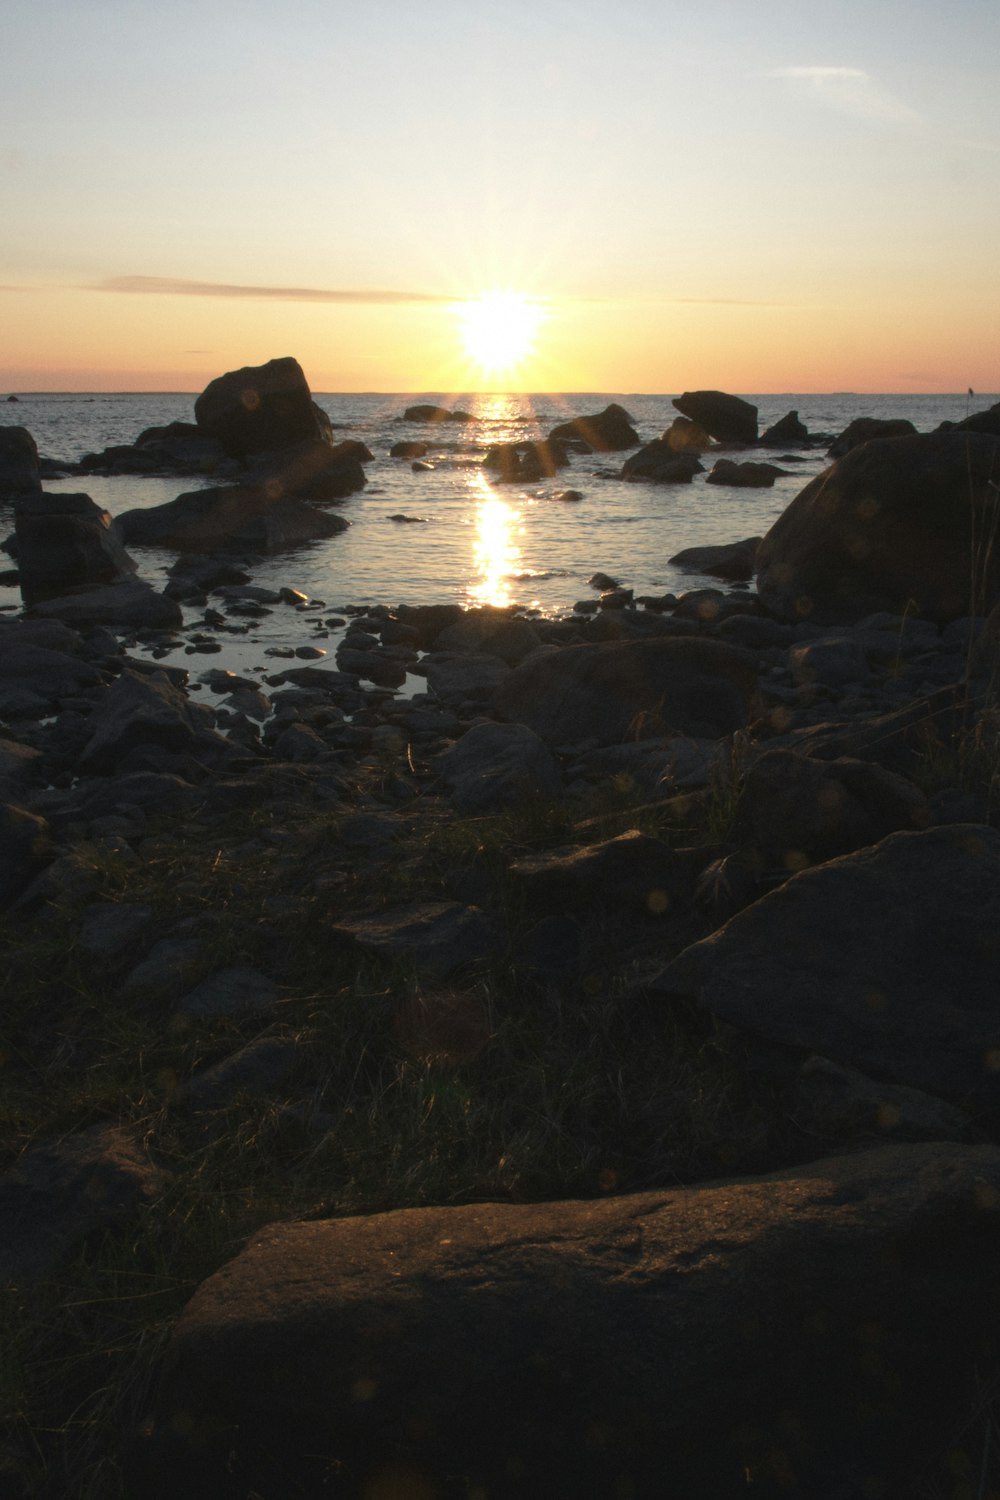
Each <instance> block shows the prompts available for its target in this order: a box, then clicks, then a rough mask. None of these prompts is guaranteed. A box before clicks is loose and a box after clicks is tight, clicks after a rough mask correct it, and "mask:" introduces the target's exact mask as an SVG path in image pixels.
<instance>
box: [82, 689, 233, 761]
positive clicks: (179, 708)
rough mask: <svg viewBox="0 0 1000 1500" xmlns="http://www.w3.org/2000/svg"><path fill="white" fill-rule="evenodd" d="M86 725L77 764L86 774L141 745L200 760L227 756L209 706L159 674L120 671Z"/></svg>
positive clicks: (122, 758) (117, 759) (122, 759)
mask: <svg viewBox="0 0 1000 1500" xmlns="http://www.w3.org/2000/svg"><path fill="white" fill-rule="evenodd" d="M90 729H91V737H90V739H89V741H88V743H87V745H86V747H85V749H84V751H83V754H82V756H81V758H80V764H81V768H82V769H83V770H85V771H87V772H89V773H90V774H91V775H108V774H110V773H111V772H113V771H115V770H116V769H121V768H122V767H123V765H124V763H125V761H126V760H127V758H128V757H129V755H130V754H131V752H133V751H135V750H137V749H139V748H143V747H146V746H151V747H153V748H156V749H161V750H167V751H172V752H174V753H179V754H183V755H186V756H189V757H190V758H191V759H193V760H195V761H197V762H199V763H204V764H219V763H220V762H222V761H224V760H225V759H226V758H227V755H228V748H227V746H226V742H225V740H224V739H223V738H222V736H221V735H219V734H217V733H216V731H215V729H214V728H213V714H212V712H211V710H210V709H208V708H204V707H203V706H202V705H201V704H198V703H192V702H191V701H190V700H189V699H188V697H187V696H186V694H184V693H183V692H181V691H180V690H179V689H178V688H176V687H174V685H173V684H172V683H171V682H170V681H168V679H167V678H166V677H163V676H160V675H157V676H155V677H145V676H140V674H139V673H137V672H132V671H129V670H126V671H124V672H123V673H122V674H121V676H120V677H118V678H116V680H115V681H114V682H113V683H112V684H111V686H110V687H109V688H108V690H107V692H106V693H105V694H104V695H103V697H102V698H101V700H100V701H99V703H98V704H97V706H96V707H95V709H94V712H93V715H92V717H91V721H90Z"/></svg>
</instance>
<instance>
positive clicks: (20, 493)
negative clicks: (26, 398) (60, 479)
mask: <svg viewBox="0 0 1000 1500" xmlns="http://www.w3.org/2000/svg"><path fill="white" fill-rule="evenodd" d="M8 399H10V398H8ZM41 493H42V479H41V474H40V472H39V468H38V449H37V448H36V447H35V440H34V438H33V437H32V436H31V433H30V432H29V431H28V429H27V428H26V427H0V505H9V504H11V503H12V502H14V501H20V500H23V499H25V498H26V497H27V496H29V495H40V494H41Z"/></svg>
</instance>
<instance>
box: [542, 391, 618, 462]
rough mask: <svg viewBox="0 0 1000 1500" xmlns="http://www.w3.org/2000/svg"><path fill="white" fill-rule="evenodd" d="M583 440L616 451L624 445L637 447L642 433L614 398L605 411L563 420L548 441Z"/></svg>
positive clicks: (605, 451)
mask: <svg viewBox="0 0 1000 1500" xmlns="http://www.w3.org/2000/svg"><path fill="white" fill-rule="evenodd" d="M574 440H577V441H582V442H584V443H586V444H587V446H588V447H589V448H593V449H595V451H596V452H598V453H613V452H616V451H618V450H619V449H622V448H637V447H638V446H639V434H638V433H637V432H636V430H635V428H634V427H633V426H632V418H631V417H630V416H629V414H628V412H627V411H626V410H625V408H624V407H623V406H619V405H618V402H617V401H612V402H611V404H610V405H609V406H606V407H605V408H604V410H603V411H599V412H597V413H595V414H594V415H593V416H589V417H572V418H571V419H570V421H568V422H560V423H559V425H558V426H556V427H553V429H552V431H551V432H550V433H549V435H548V437H547V439H546V442H547V443H550V444H551V443H565V442H572V441H574Z"/></svg>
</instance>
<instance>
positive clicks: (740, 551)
mask: <svg viewBox="0 0 1000 1500" xmlns="http://www.w3.org/2000/svg"><path fill="white" fill-rule="evenodd" d="M759 546H760V537H759V536H749V537H747V538H746V539H745V540H744V541H742V542H724V543H721V544H720V545H719V546H717V547H685V548H684V550H683V552H676V553H675V554H674V556H673V557H671V558H670V559H669V561H670V562H671V564H672V565H673V566H674V567H675V568H684V569H685V570H687V571H688V572H691V573H709V574H711V576H712V577H713V578H731V579H737V580H738V579H742V578H752V577H753V575H754V572H755V571H756V567H757V548H758V547H759Z"/></svg>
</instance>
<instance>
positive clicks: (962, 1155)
mask: <svg viewBox="0 0 1000 1500" xmlns="http://www.w3.org/2000/svg"><path fill="white" fill-rule="evenodd" d="M998 1203H1000V1151H998V1150H997V1148H996V1147H994V1146H970V1145H956V1144H951V1143H934V1144H929V1145H908V1146H883V1147H881V1148H879V1149H877V1150H873V1151H865V1152H860V1153H855V1154H853V1155H849V1156H845V1157H839V1158H838V1157H835V1158H827V1159H824V1160H819V1161H812V1162H810V1163H809V1164H808V1165H806V1166H798V1167H794V1168H791V1169H789V1170H785V1171H782V1172H777V1173H774V1174H772V1175H769V1176H767V1177H763V1178H759V1179H742V1180H737V1181H722V1182H712V1183H707V1184H703V1185H700V1186H697V1187H691V1188H670V1189H661V1190H658V1191H650V1192H644V1193H636V1194H628V1195H622V1196H612V1197H607V1198H601V1199H593V1200H589V1201H584V1202H560V1203H534V1204H523V1203H515V1204H511V1203H472V1204H468V1205H463V1206H459V1207H444V1208H411V1209H402V1210H397V1211H394V1212H390V1213H383V1214H376V1215H372V1216H369V1217H357V1218H337V1219H328V1220H325V1221H321V1222H306V1223H292V1224H273V1225H270V1226H269V1227H268V1228H266V1229H264V1230H263V1231H261V1232H260V1233H259V1234H257V1235H256V1237H255V1238H254V1239H253V1240H252V1241H251V1243H250V1244H249V1246H248V1247H247V1248H246V1249H244V1250H243V1252H242V1253H241V1254H240V1255H239V1256H238V1257H237V1259H235V1260H234V1261H231V1262H230V1263H229V1264H228V1265H226V1266H224V1267H222V1269H221V1270H219V1271H218V1272H217V1273H216V1274H215V1275H214V1276H212V1277H211V1278H210V1279H209V1280H208V1281H206V1282H204V1283H203V1284H202V1286H201V1287H200V1288H199V1289H198V1291H197V1292H196V1293H195V1296H194V1297H193V1299H192V1300H191V1302H190V1303H189V1304H188V1306H187V1308H186V1309H185V1311H184V1313H183V1314H182V1315H181V1318H180V1320H179V1322H178V1324H177V1326H176V1328H175V1329H174V1332H173V1336H172V1341H171V1344H170V1347H169V1349H168V1352H167V1356H166V1362H165V1367H164V1369H163V1371H162V1376H161V1379H160V1381H159V1383H158V1387H157V1391H156V1396H155V1408H154V1410H153V1412H152V1414H151V1422H150V1429H151V1431H150V1435H149V1436H148V1437H146V1439H145V1442H144V1445H143V1446H141V1447H139V1448H138V1449H137V1451H136V1454H135V1457H134V1462H133V1470H132V1473H131V1475H130V1476H129V1477H130V1483H129V1485H128V1493H129V1494H130V1495H135V1496H139V1495H141V1496H142V1497H143V1500H177V1496H179V1495H183V1496H184V1497H185V1500H243V1497H245V1496H246V1495H248V1494H251V1493H252V1494H259V1495H267V1496H272V1495H273V1496H290V1495H293V1494H294V1495H302V1496H319V1495H321V1494H324V1493H326V1491H327V1489H328V1488H329V1480H330V1476H331V1473H333V1474H335V1476H336V1491H335V1492H336V1493H340V1494H343V1495H345V1496H347V1495H350V1496H361V1495H368V1496H373V1497H374V1496H376V1495H397V1496H400V1497H402V1496H406V1497H408V1500H409V1497H412V1500H416V1497H418V1496H420V1497H423V1496H427V1497H430V1496H445V1495H448V1494H450V1493H452V1492H453V1491H454V1492H455V1493H461V1492H463V1491H464V1492H466V1493H470V1494H471V1493H480V1494H484V1495H489V1496H490V1497H496V1500H525V1497H530V1500H543V1497H544V1500H582V1497H584V1496H593V1497H598V1496H600V1497H611V1496H615V1495H618V1496H624V1495H633V1496H636V1497H639V1500H653V1497H658V1496H666V1495H668V1494H671V1495H676V1496H678V1497H684V1500H742V1497H743V1496H745V1495H747V1493H752V1494H754V1495H755V1496H756V1495H759V1496H760V1497H761V1500H777V1497H781V1496H791V1495H795V1496H802V1497H805V1496H810V1497H817V1500H819V1497H823V1500H833V1497H834V1496H844V1497H855V1496H861V1495H867V1494H871V1495H875V1494H881V1495H885V1496H894V1497H901V1496H906V1495H916V1494H919V1493H920V1492H921V1489H922V1488H923V1485H922V1477H923V1475H924V1471H925V1469H926V1467H927V1465H928V1464H929V1463H930V1461H931V1460H932V1459H938V1458H940V1456H941V1454H942V1453H944V1452H949V1453H950V1452H952V1451H954V1450H955V1448H956V1433H961V1432H963V1431H964V1430H965V1429H966V1426H967V1424H968V1422H969V1414H970V1411H971V1410H973V1408H974V1397H975V1395H976V1392H977V1391H981V1389H982V1380H983V1363H982V1362H983V1358H984V1356H983V1340H984V1333H985V1334H986V1336H987V1343H988V1337H989V1330H990V1328H991V1327H992V1321H993V1319H992V1313H991V1312H990V1309H992V1308H993V1306H994V1303H995V1297H996V1292H997V1268H996V1259H997V1243H998V1238H1000V1227H998V1222H997V1221H998ZM984 1325H985V1326H984ZM987 1368H988V1369H992V1365H991V1364H990V1365H987ZM978 1434H979V1429H977V1438H978V1441H979V1446H980V1448H981V1446H982V1440H981V1437H978ZM971 1462H972V1461H971V1460H970V1463H971ZM974 1472H976V1473H978V1470H975V1471H974ZM455 1475H460V1476H461V1480H460V1489H457V1490H456V1489H455V1486H454V1484H453V1476H455Z"/></svg>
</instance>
